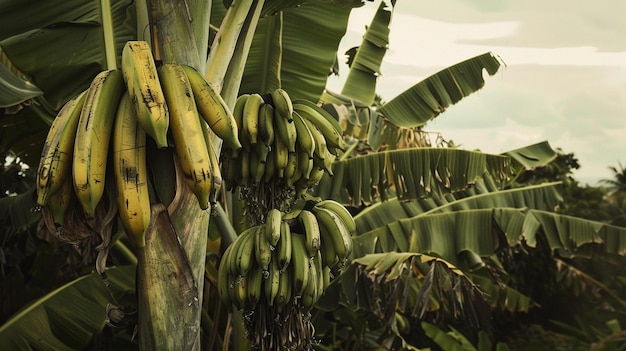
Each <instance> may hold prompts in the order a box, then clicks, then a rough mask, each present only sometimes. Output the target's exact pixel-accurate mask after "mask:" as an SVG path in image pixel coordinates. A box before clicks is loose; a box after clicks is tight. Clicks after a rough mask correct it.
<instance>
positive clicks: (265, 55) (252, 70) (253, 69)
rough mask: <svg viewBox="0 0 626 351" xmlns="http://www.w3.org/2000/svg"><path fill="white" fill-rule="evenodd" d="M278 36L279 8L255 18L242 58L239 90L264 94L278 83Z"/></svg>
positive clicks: (279, 43) (279, 55)
mask: <svg viewBox="0 0 626 351" xmlns="http://www.w3.org/2000/svg"><path fill="white" fill-rule="evenodd" d="M282 36H283V14H282V12H279V13H278V14H276V15H273V16H266V17H262V18H260V19H259V23H258V25H257V30H256V32H255V34H254V38H253V39H252V45H251V47H250V52H249V54H248V59H247V60H246V68H245V71H244V75H243V79H242V84H241V87H240V88H239V93H240V94H250V93H261V94H265V93H269V92H271V91H272V90H274V89H276V88H279V87H280V85H281V84H280V78H281V77H280V71H281V62H282V54H283V49H282Z"/></svg>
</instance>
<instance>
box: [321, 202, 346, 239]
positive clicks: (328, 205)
mask: <svg viewBox="0 0 626 351" xmlns="http://www.w3.org/2000/svg"><path fill="white" fill-rule="evenodd" d="M315 206H317V207H322V208H325V209H327V210H330V211H333V212H334V213H335V214H336V215H337V216H339V217H340V218H341V220H342V221H343V223H344V224H345V225H346V227H347V228H348V231H349V232H350V235H353V234H355V233H356V223H355V222H354V218H353V217H352V214H351V213H350V212H349V211H348V209H347V208H345V207H344V206H343V205H342V204H340V203H339V202H337V201H335V200H333V199H325V200H322V201H320V202H318V203H316V204H315Z"/></svg>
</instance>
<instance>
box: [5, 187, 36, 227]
mask: <svg viewBox="0 0 626 351" xmlns="http://www.w3.org/2000/svg"><path fill="white" fill-rule="evenodd" d="M34 199H35V187H32V188H31V189H30V190H29V191H27V192H25V193H22V194H18V195H16V196H7V197H3V198H0V227H1V228H2V229H0V233H3V235H1V236H2V237H3V238H8V237H9V236H10V235H13V234H16V233H19V232H22V231H25V230H27V229H28V227H30V226H32V225H34V224H35V223H37V222H38V221H39V220H40V219H41V214H40V213H38V212H36V211H34V209H35V207H36V205H37V203H36V202H35V200H34Z"/></svg>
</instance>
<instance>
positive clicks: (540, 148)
mask: <svg viewBox="0 0 626 351" xmlns="http://www.w3.org/2000/svg"><path fill="white" fill-rule="evenodd" d="M503 155H507V156H509V157H511V159H512V162H513V168H515V170H516V172H515V173H520V172H522V171H524V170H533V169H535V168H538V167H543V166H545V165H547V164H549V163H550V162H552V161H554V160H555V159H556V157H557V156H558V154H557V153H556V151H554V149H552V147H551V146H550V143H549V142H548V141H542V142H540V143H537V144H533V145H528V146H524V147H521V148H519V149H515V150H510V151H507V152H504V153H503Z"/></svg>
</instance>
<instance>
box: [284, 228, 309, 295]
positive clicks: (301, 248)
mask: <svg viewBox="0 0 626 351" xmlns="http://www.w3.org/2000/svg"><path fill="white" fill-rule="evenodd" d="M309 261H310V260H309V254H308V252H307V250H306V245H305V243H304V236H303V235H299V234H294V235H292V236H291V263H290V265H289V266H290V267H292V270H293V282H292V284H293V296H302V294H303V293H304V290H305V289H306V287H307V285H308V284H309V279H310V278H311V268H310V262H309Z"/></svg>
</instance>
